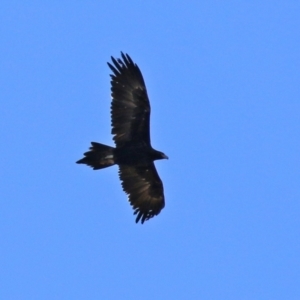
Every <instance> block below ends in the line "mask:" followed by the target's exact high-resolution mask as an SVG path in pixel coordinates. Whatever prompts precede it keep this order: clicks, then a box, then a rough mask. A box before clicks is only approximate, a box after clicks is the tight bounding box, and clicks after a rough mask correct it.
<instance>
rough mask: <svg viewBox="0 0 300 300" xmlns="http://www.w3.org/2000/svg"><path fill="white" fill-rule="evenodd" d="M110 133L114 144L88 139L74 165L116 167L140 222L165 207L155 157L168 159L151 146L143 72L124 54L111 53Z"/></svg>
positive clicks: (136, 220) (147, 102)
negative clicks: (85, 150)
mask: <svg viewBox="0 0 300 300" xmlns="http://www.w3.org/2000/svg"><path fill="white" fill-rule="evenodd" d="M107 64H108V67H109V68H110V70H111V71H112V74H110V77H111V98H112V100H111V126H112V130H111V133H112V135H113V140H114V143H115V147H111V146H107V145H104V144H100V143H97V142H91V146H90V148H89V151H87V152H85V153H84V154H83V155H84V157H83V158H82V159H80V160H78V161H77V162H76V163H77V164H86V165H87V166H90V167H92V168H93V169H94V170H99V169H104V168H107V167H110V166H113V165H118V167H119V172H118V174H119V178H120V181H121V185H122V188H123V191H124V192H125V193H126V194H127V196H128V201H129V203H130V204H131V206H132V208H133V210H134V215H136V219H135V222H136V223H138V222H139V221H140V222H141V224H143V223H144V222H145V221H147V220H149V219H151V218H153V217H154V216H157V215H158V214H159V213H160V211H161V210H162V209H163V208H164V207H165V197H164V188H163V183H162V181H161V179H160V177H159V175H158V173H157V170H156V168H155V165H154V161H155V160H160V159H168V156H167V155H165V154H164V153H163V152H161V151H157V150H155V149H153V148H152V146H151V140H150V112H151V108H150V102H149V98H148V94H147V89H146V85H145V82H144V78H143V75H142V73H141V71H140V69H139V67H138V65H137V64H136V63H134V62H133V60H132V59H131V57H130V56H129V55H128V54H127V53H125V54H124V53H123V52H121V58H114V57H113V56H111V62H108V63H107Z"/></svg>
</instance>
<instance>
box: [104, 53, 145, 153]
mask: <svg viewBox="0 0 300 300" xmlns="http://www.w3.org/2000/svg"><path fill="white" fill-rule="evenodd" d="M121 56H122V59H115V58H113V57H111V59H112V62H113V65H112V64H110V63H108V66H109V67H110V69H111V70H112V72H113V74H112V75H110V76H111V96H112V103H111V122H112V134H113V135H114V138H113V139H114V141H115V143H116V146H117V147H122V146H124V145H125V144H127V143H135V142H138V143H141V142H143V143H145V144H146V145H149V146H150V103H149V99H148V95H147V90H146V86H145V82H144V79H143V76H142V73H141V71H140V69H139V67H138V66H137V65H136V64H135V63H134V62H133V61H132V59H131V58H130V56H129V55H128V54H123V53H122V52H121Z"/></svg>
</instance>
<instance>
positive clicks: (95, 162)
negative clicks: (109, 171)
mask: <svg viewBox="0 0 300 300" xmlns="http://www.w3.org/2000/svg"><path fill="white" fill-rule="evenodd" d="M91 144H92V146H91V147H90V151H88V152H85V153H84V158H82V159H80V160H78V161H77V162H76V163H77V164H86V165H88V166H90V167H92V168H93V169H94V170H98V169H103V168H107V167H110V166H112V165H114V164H115V161H114V148H113V147H110V146H106V145H103V144H99V143H95V142H91Z"/></svg>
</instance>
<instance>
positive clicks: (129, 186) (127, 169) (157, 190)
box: [119, 163, 165, 224]
mask: <svg viewBox="0 0 300 300" xmlns="http://www.w3.org/2000/svg"><path fill="white" fill-rule="evenodd" d="M119 177H120V179H121V181H122V187H123V190H124V191H125V192H126V193H127V194H128V198H129V199H128V200H129V202H130V204H131V205H132V207H133V209H134V214H136V215H137V217H136V220H135V221H136V223H138V222H139V221H140V220H141V223H142V224H143V223H144V221H146V220H148V219H150V218H152V217H154V216H156V215H158V214H159V213H160V211H161V210H162V209H163V208H164V206H165V199H164V188H163V184H162V182H161V180H160V178H159V176H158V174H157V171H156V168H155V166H154V163H150V164H149V165H147V166H127V165H120V166H119Z"/></svg>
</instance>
